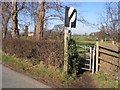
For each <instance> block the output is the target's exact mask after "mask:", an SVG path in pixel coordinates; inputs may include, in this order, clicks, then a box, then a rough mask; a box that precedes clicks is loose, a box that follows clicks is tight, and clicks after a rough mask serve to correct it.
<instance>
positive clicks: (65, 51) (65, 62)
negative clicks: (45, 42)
mask: <svg viewBox="0 0 120 90" xmlns="http://www.w3.org/2000/svg"><path fill="white" fill-rule="evenodd" d="M67 71H68V30H67V28H65V30H64V72H65V73H66V74H67Z"/></svg>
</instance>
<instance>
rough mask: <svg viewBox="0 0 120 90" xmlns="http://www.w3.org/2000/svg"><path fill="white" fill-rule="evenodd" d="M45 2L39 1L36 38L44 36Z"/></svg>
mask: <svg viewBox="0 0 120 90" xmlns="http://www.w3.org/2000/svg"><path fill="white" fill-rule="evenodd" d="M44 15H45V9H44V2H38V12H37V15H36V32H35V35H36V40H39V39H42V37H43V26H44Z"/></svg>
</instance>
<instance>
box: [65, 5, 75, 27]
mask: <svg viewBox="0 0 120 90" xmlns="http://www.w3.org/2000/svg"><path fill="white" fill-rule="evenodd" d="M76 19H77V10H76V9H74V8H73V7H66V8H65V26H66V27H70V28H75V27H76Z"/></svg>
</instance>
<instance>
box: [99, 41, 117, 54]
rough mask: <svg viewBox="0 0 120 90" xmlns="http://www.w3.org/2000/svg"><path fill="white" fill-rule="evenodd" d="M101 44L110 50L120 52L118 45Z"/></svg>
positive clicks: (100, 44)
mask: <svg viewBox="0 0 120 90" xmlns="http://www.w3.org/2000/svg"><path fill="white" fill-rule="evenodd" d="M99 46H100V47H102V48H106V49H108V50H111V51H114V52H118V45H113V44H110V43H99Z"/></svg>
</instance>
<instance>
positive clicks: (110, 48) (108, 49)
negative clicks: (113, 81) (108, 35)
mask: <svg viewBox="0 0 120 90" xmlns="http://www.w3.org/2000/svg"><path fill="white" fill-rule="evenodd" d="M118 53H119V50H118V45H115V44H112V43H104V42H96V73H97V72H98V70H99V68H100V67H101V63H100V61H101V60H102V61H103V62H105V63H108V64H111V65H114V66H116V67H119V65H118V58H119V54H118ZM103 56H105V57H106V58H105V57H103ZM107 57H111V60H112V61H111V60H109V59H107ZM114 60H115V61H114ZM116 60H117V61H116Z"/></svg>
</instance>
